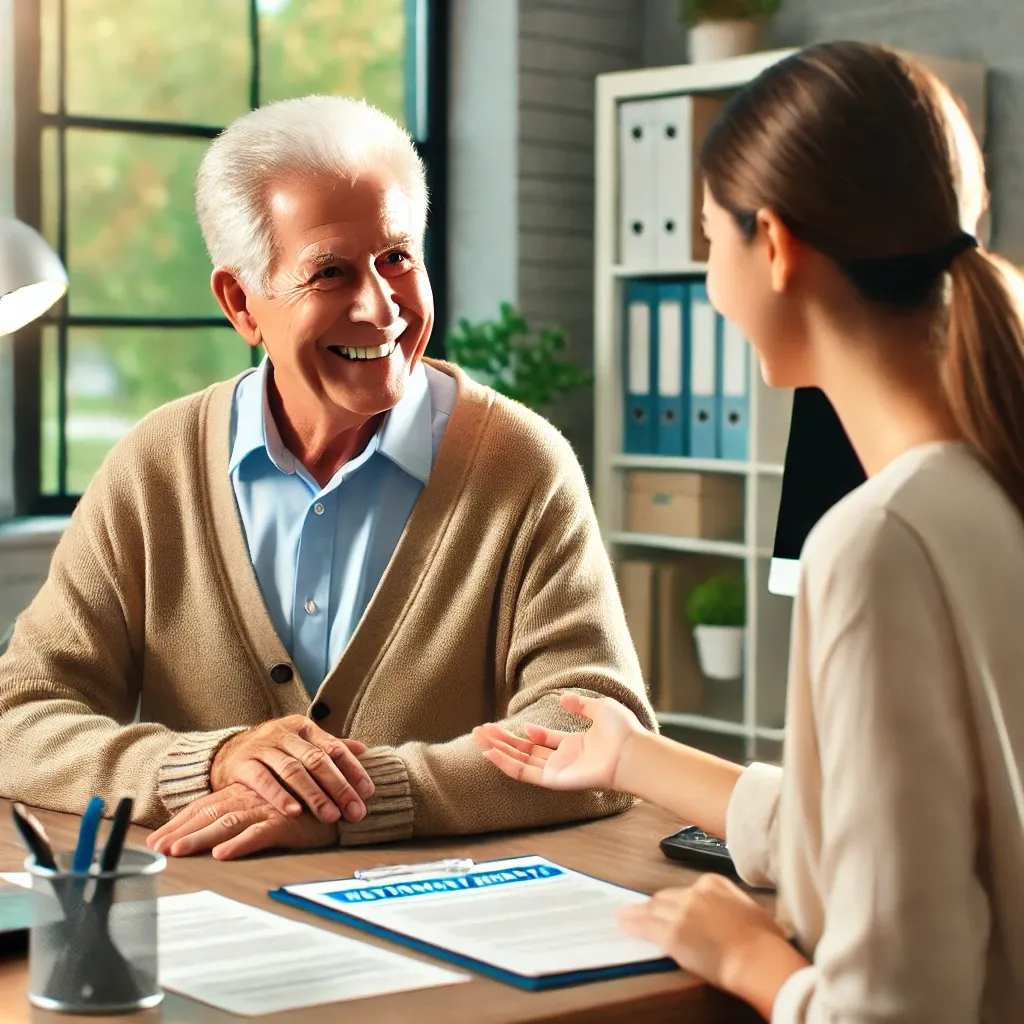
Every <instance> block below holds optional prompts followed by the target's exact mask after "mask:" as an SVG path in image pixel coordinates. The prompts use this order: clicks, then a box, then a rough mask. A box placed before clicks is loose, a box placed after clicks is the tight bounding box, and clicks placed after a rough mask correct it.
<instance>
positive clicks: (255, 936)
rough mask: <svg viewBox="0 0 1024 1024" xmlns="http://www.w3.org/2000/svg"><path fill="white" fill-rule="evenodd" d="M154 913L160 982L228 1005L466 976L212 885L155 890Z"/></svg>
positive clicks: (264, 1007) (305, 999)
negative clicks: (177, 892) (180, 891)
mask: <svg viewBox="0 0 1024 1024" xmlns="http://www.w3.org/2000/svg"><path fill="white" fill-rule="evenodd" d="M158 921H159V929H160V984H161V986H162V987H163V988H166V989H169V990H171V991H173V992H177V993H179V994H181V995H183V996H187V997H189V998H190V999H197V1000H199V1001H200V1002H203V1003H209V1004H210V1005H211V1006H216V1007H217V1008H218V1009H221V1010H226V1011H227V1012H229V1013H236V1014H242V1015H245V1016H256V1015H260V1014H267V1013H279V1012H281V1011H282V1010H291V1009H296V1008H298V1007H304V1006H316V1005H319V1004H323V1003H335V1002H341V1001H342V1000H351V999H364V998H367V997H369V996H379V995H385V994H387V993H391V992H408V991H410V990H411V989H420V988H433V987H436V986H439V985H452V984H456V983H458V982H463V981H468V980H469V977H468V975H465V974H459V973H457V972H455V971H450V970H446V969H444V968H440V967H435V966H434V965H432V964H428V963H424V962H423V961H421V960H413V959H412V958H410V957H407V956H402V955H401V954H398V953H392V952H390V951H388V950H384V949H380V948H378V947H377V946H371V945H369V944H368V943H365V942H359V941H358V940H356V939H350V938H346V937H345V936H343V935H337V934H335V933H333V932H328V931H325V930H324V929H322V928H316V927H313V926H312V925H308V924H303V923H301V922H299V921H292V920H290V919H289V918H285V917H280V916H279V915H277V914H271V913H269V912H268V911H265V910H259V909H258V908H256V907H250V906H248V905H247V904H245V903H238V902H236V901H235V900H229V899H227V898H226V897H224V896H219V895H217V894H216V893H213V892H205V891H204V892H195V893H188V894H187V895H184V896H162V897H160V899H159V916H158Z"/></svg>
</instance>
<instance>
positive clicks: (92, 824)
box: [71, 796, 103, 875]
mask: <svg viewBox="0 0 1024 1024" xmlns="http://www.w3.org/2000/svg"><path fill="white" fill-rule="evenodd" d="M102 816H103V801H102V800H101V799H100V798H99V797H98V796H94V797H93V798H92V799H91V800H90V801H89V803H88V804H87V805H86V808H85V813H84V814H83V815H82V826H81V828H80V829H79V830H78V845H77V846H76V847H75V855H74V857H73V858H72V860H71V871H72V872H73V873H74V874H76V875H87V874H88V873H89V868H91V867H92V860H93V857H94V856H95V853H96V833H97V832H98V831H99V828H100V818H101V817H102Z"/></svg>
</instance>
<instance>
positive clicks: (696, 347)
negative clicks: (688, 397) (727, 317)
mask: <svg viewBox="0 0 1024 1024" xmlns="http://www.w3.org/2000/svg"><path fill="white" fill-rule="evenodd" d="M691 315H692V317H693V321H692V323H693V344H692V347H691V353H690V391H691V393H692V394H694V395H713V394H714V393H715V310H714V308H713V307H712V305H711V303H710V302H694V303H693V308H692V314H691Z"/></svg>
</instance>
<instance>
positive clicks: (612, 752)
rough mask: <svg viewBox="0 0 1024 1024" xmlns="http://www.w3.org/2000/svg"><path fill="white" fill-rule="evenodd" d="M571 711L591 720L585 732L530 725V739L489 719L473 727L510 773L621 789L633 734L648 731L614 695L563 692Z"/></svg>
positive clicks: (558, 783)
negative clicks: (603, 695) (587, 695)
mask: <svg viewBox="0 0 1024 1024" xmlns="http://www.w3.org/2000/svg"><path fill="white" fill-rule="evenodd" d="M560 703H561V705H562V707H563V708H565V710H566V711H568V712H570V713H571V714H574V715H579V716H580V717H581V718H586V719H589V720H590V722H591V726H590V728H589V729H588V730H586V731H585V732H556V731H554V730H552V729H545V728H543V727H541V726H539V725H527V726H526V734H527V737H528V738H527V739H521V738H520V737H518V736H516V735H514V734H513V733H511V732H509V731H508V730H507V729H503V728H502V727H501V726H500V725H495V724H493V723H488V724H487V725H478V726H477V727H476V728H475V729H474V730H473V738H474V739H475V740H476V742H477V745H478V746H479V747H480V749H481V750H483V752H484V757H486V758H487V760H488V761H490V762H491V764H493V765H496V766H497V767H498V768H500V769H501V770H502V771H503V772H504V773H505V774H506V775H508V776H509V777H510V778H513V779H518V780H519V781H520V782H528V783H530V784H531V785H534V786H544V787H545V788H546V789H616V788H618V787H617V785H616V781H617V778H618V777H619V775H620V768H621V765H622V762H623V755H624V752H625V751H626V749H627V748H628V746H629V744H630V741H631V739H632V738H633V737H634V736H636V735H638V734H643V733H644V732H645V730H644V727H643V726H642V725H641V724H640V722H639V721H638V720H637V717H636V715H634V714H633V712H632V711H630V710H629V708H627V707H625V706H624V705H622V704H620V703H619V702H618V701H616V700H612V698H610V697H583V696H581V695H580V694H578V693H563V694H562V699H561V702H560Z"/></svg>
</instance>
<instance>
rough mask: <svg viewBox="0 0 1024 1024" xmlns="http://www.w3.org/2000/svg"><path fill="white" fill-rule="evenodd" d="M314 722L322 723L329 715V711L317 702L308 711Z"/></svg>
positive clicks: (321, 702)
mask: <svg viewBox="0 0 1024 1024" xmlns="http://www.w3.org/2000/svg"><path fill="white" fill-rule="evenodd" d="M309 713H310V714H311V715H312V716H313V721H314V722H322V721H323V720H324V719H325V718H326V717H327V716H328V715H329V714H330V713H331V709H330V708H329V707H328V706H327V705H326V704H325V703H324V702H323V701H322V700H318V701H317V702H316V703H315V704H314V705H313V706H312V707H311V708H310V709H309Z"/></svg>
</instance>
